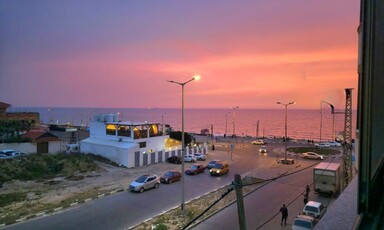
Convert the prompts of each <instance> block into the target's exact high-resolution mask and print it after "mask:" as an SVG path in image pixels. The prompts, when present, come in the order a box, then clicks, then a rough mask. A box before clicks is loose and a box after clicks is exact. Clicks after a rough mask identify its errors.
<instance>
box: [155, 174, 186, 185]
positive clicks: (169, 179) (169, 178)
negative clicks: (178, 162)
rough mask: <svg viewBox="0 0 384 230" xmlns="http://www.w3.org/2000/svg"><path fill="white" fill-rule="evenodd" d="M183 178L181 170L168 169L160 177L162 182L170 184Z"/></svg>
mask: <svg viewBox="0 0 384 230" xmlns="http://www.w3.org/2000/svg"><path fill="white" fill-rule="evenodd" d="M180 179H181V172H179V171H168V172H166V173H164V175H163V176H161V177H160V182H161V183H165V184H170V183H173V182H175V181H179V180H180Z"/></svg>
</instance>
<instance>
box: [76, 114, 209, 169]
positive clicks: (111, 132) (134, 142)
mask: <svg viewBox="0 0 384 230" xmlns="http://www.w3.org/2000/svg"><path fill="white" fill-rule="evenodd" d="M164 133H165V132H163V130H162V125H160V124H159V123H148V122H122V121H119V119H118V115H117V114H99V115H96V116H95V117H94V119H93V121H92V122H90V135H89V138H87V139H84V140H82V141H80V152H81V153H85V154H95V155H100V156H103V157H105V158H107V159H109V160H111V161H114V162H116V163H117V164H119V165H123V166H125V167H128V168H133V167H138V166H144V165H148V164H156V163H161V162H164V161H166V159H167V158H168V157H170V156H172V155H178V156H181V144H180V142H174V143H175V144H173V145H169V143H172V141H170V140H169V139H170V138H169V135H166V134H164ZM186 151H187V152H186V154H189V153H196V152H204V153H206V151H207V148H206V147H205V148H203V149H199V148H198V147H194V148H188V149H187V150H186Z"/></svg>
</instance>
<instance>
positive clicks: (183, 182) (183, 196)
mask: <svg viewBox="0 0 384 230" xmlns="http://www.w3.org/2000/svg"><path fill="white" fill-rule="evenodd" d="M199 79H200V76H199V75H195V76H194V77H193V78H192V79H190V80H188V81H186V82H177V81H168V82H171V83H175V84H178V85H181V173H184V156H185V143H184V142H185V141H184V86H185V85H186V84H187V83H189V82H191V81H193V80H199ZM184 184H185V179H184V176H182V177H181V214H182V215H184V212H185V207H184V206H185V194H184V193H185V192H184Z"/></svg>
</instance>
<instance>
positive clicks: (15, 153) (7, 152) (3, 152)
mask: <svg viewBox="0 0 384 230" xmlns="http://www.w3.org/2000/svg"><path fill="white" fill-rule="evenodd" d="M0 154H1V155H5V156H7V158H13V157H19V156H24V155H25V153H22V152H18V151H16V150H12V149H5V150H1V151H0ZM2 159H5V158H2Z"/></svg>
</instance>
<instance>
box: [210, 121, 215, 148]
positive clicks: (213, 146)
mask: <svg viewBox="0 0 384 230" xmlns="http://www.w3.org/2000/svg"><path fill="white" fill-rule="evenodd" d="M211 138H212V150H215V145H214V144H213V125H211Z"/></svg>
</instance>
